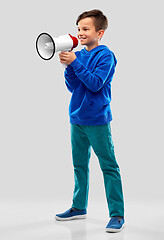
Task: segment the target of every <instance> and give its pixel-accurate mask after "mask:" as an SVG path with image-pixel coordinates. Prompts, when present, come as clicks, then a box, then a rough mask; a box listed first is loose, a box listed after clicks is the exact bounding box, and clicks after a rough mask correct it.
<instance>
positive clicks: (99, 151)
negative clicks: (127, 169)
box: [87, 124, 124, 217]
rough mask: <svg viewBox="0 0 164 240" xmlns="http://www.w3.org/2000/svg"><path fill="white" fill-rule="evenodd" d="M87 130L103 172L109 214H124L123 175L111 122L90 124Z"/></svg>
mask: <svg viewBox="0 0 164 240" xmlns="http://www.w3.org/2000/svg"><path fill="white" fill-rule="evenodd" d="M87 132H88V138H89V141H90V143H91V145H92V147H93V150H94V152H95V154H96V155H97V157H98V159H99V164H100V167H101V170H102V172H103V177H104V185H105V191H106V198H107V203H108V208H109V216H110V217H112V216H124V200H123V191H122V182H121V175H120V169H119V166H118V164H117V161H116V158H115V153H114V145H113V141H112V135H111V127H110V124H106V125H101V126H89V127H88V130H87Z"/></svg>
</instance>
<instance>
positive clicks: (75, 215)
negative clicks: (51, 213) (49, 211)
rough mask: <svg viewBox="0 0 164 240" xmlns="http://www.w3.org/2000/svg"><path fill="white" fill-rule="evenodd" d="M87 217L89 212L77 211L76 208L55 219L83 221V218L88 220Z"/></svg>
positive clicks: (58, 215) (57, 215)
mask: <svg viewBox="0 0 164 240" xmlns="http://www.w3.org/2000/svg"><path fill="white" fill-rule="evenodd" d="M86 215H87V211H86V210H85V209H84V210H75V209H74V208H70V209H68V210H67V211H66V212H64V213H61V214H56V216H55V219H56V220H58V221H67V220H73V219H83V218H86Z"/></svg>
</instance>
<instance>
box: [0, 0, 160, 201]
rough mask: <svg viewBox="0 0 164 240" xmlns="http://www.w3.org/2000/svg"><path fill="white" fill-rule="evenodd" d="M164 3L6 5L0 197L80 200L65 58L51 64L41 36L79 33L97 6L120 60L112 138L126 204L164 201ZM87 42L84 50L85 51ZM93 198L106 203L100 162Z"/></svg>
mask: <svg viewBox="0 0 164 240" xmlns="http://www.w3.org/2000/svg"><path fill="white" fill-rule="evenodd" d="M162 6H163V5H162V1H160V0H157V1H147V0H142V1H130V0H125V1H121V0H120V1H110V0H108V1H99V2H98V1H86V0H84V1H82V2H78V1H75V0H74V1H64V2H63V1H59V2H57V1H51V0H48V1H43V0H36V1H30V0H29V1H20V0H15V1H3V2H2V3H1V8H0V29H1V37H0V43H1V52H0V59H1V65H0V66H1V71H0V163H1V167H0V197H1V199H2V198H3V199H6V198H10V199H12V198H15V199H34V198H39V199H53V200H54V201H55V199H60V198H61V199H68V204H69V202H71V199H72V192H73V184H74V182H73V167H72V160H71V145H70V128H69V116H68V106H69V100H70V97H71V95H70V93H69V92H68V91H67V89H66V86H65V84H64V77H63V67H62V66H61V64H60V62H59V58H58V54H56V56H55V57H54V58H53V59H52V60H51V61H47V62H46V61H43V60H42V59H41V58H39V56H38V55H37V53H36V50H35V41H36V38H37V36H38V35H39V34H40V33H41V32H44V31H45V32H48V33H49V34H51V35H53V36H54V37H57V36H59V35H64V34H66V33H71V34H72V35H76V33H77V29H76V25H75V21H76V18H77V16H78V15H79V14H80V13H81V12H83V11H85V10H91V9H95V8H98V9H100V10H102V11H103V12H104V14H105V15H106V16H107V17H108V19H109V28H108V29H107V31H106V32H105V35H104V37H103V39H102V44H106V45H107V46H108V47H109V48H110V49H111V50H112V51H113V52H114V53H115V55H116V57H117V60H118V65H117V68H116V74H115V77H114V79H113V83H112V104H111V107H112V112H113V121H112V123H111V126H112V134H113V141H114V145H115V153H116V157H117V161H118V163H119V165H120V169H121V174H122V180H123V187H124V194H125V198H126V199H154V200H155V199H162V198H164V191H163V181H164V178H163V167H164V164H163V160H164V155H163V121H164V117H163V100H164V99H163V80H164V78H163V76H164V75H163V40H164V39H163V35H162V31H163V19H162V18H163V16H162V15H163V8H162ZM80 49H81V46H80V45H79V46H78V48H76V49H75V50H80ZM89 197H90V198H93V199H94V198H96V199H98V198H101V199H104V201H105V193H104V186H103V178H102V173H101V170H100V168H99V164H98V161H97V158H96V156H95V155H94V153H92V158H91V161H90V196H89Z"/></svg>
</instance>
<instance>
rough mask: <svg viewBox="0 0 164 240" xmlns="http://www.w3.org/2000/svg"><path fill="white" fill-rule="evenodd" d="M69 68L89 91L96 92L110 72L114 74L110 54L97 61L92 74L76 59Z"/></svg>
mask: <svg viewBox="0 0 164 240" xmlns="http://www.w3.org/2000/svg"><path fill="white" fill-rule="evenodd" d="M70 66H71V67H72V68H73V71H74V73H75V75H76V76H77V78H78V79H79V80H81V81H82V82H83V83H84V84H85V85H86V87H87V88H88V89H89V90H90V91H92V92H97V91H99V90H100V89H101V88H102V87H103V85H104V83H105V82H106V80H107V78H108V76H109V74H110V72H111V71H112V72H113V73H114V68H115V61H114V56H113V54H112V53H111V54H108V55H107V54H106V55H105V54H104V55H103V56H101V58H100V59H99V61H98V63H97V65H96V67H95V69H94V71H93V72H91V71H90V70H89V69H87V68H86V67H85V66H84V65H83V64H82V63H81V62H80V61H79V59H78V58H76V59H75V60H74V61H73V62H72V63H71V64H70ZM112 75H113V74H112Z"/></svg>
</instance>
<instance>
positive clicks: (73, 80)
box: [64, 65, 77, 93]
mask: <svg viewBox="0 0 164 240" xmlns="http://www.w3.org/2000/svg"><path fill="white" fill-rule="evenodd" d="M64 77H65V84H66V86H67V88H68V90H69V91H70V92H71V93H72V91H73V89H74V88H75V86H76V84H77V77H76V75H75V73H74V71H73V69H72V67H71V66H69V65H68V66H67V68H66V69H65V71H64Z"/></svg>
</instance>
